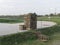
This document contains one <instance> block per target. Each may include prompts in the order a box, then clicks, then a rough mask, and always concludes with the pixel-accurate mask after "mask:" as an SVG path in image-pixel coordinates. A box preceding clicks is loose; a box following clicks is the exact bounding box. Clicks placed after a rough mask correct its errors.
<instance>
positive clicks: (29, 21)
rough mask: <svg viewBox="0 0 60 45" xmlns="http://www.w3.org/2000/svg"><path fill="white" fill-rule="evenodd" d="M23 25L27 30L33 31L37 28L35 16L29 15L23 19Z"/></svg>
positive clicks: (33, 14)
mask: <svg viewBox="0 0 60 45" xmlns="http://www.w3.org/2000/svg"><path fill="white" fill-rule="evenodd" d="M24 25H25V26H26V29H27V30H34V29H36V28H37V15H36V14H35V13H29V14H27V15H25V17H24Z"/></svg>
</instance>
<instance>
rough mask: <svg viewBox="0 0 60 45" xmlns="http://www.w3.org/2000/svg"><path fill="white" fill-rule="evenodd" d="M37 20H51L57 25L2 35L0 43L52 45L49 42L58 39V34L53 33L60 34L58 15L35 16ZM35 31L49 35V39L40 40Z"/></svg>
mask: <svg viewBox="0 0 60 45" xmlns="http://www.w3.org/2000/svg"><path fill="white" fill-rule="evenodd" d="M18 20H19V19H18ZM22 20H23V19H22ZM37 20H39V21H53V22H56V23H57V24H58V25H55V26H53V27H49V28H43V29H38V30H33V31H27V32H23V33H17V34H12V35H6V36H2V37H0V45H53V44H51V43H53V42H54V41H56V40H57V38H59V40H60V36H59V35H58V36H54V35H57V34H60V21H59V20H60V17H59V16H51V18H50V19H49V18H48V17H47V16H43V17H37ZM18 22H19V21H18ZM36 31H38V32H41V33H42V34H44V35H47V36H49V39H50V40H48V42H42V41H40V40H39V39H38V38H37V36H36V34H35V32H36Z"/></svg>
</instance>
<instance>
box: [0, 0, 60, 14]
mask: <svg viewBox="0 0 60 45" xmlns="http://www.w3.org/2000/svg"><path fill="white" fill-rule="evenodd" d="M55 10H56V12H57V13H59V12H60V0H0V15H6V14H7V15H13V14H14V15H19V14H26V13H33V12H36V13H37V14H49V13H54V12H55Z"/></svg>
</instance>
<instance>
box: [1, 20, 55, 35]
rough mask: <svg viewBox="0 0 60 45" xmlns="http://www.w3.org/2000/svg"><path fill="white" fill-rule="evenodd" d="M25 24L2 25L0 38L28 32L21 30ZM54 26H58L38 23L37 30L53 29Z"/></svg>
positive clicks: (50, 23)
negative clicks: (20, 26) (20, 27)
mask: <svg viewBox="0 0 60 45" xmlns="http://www.w3.org/2000/svg"><path fill="white" fill-rule="evenodd" d="M23 24H24V23H15V24H8V23H0V36H3V35H8V34H13V33H17V32H25V31H27V30H19V25H23ZM53 25H56V23H54V22H48V21H37V29H38V28H46V27H51V26H53Z"/></svg>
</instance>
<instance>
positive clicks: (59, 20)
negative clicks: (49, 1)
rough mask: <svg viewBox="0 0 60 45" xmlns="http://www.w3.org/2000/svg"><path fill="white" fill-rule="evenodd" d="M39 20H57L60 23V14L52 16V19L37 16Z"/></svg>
mask: <svg viewBox="0 0 60 45" xmlns="http://www.w3.org/2000/svg"><path fill="white" fill-rule="evenodd" d="M37 20H39V21H52V22H56V23H57V24H60V17H59V16H51V18H50V19H49V18H48V17H46V16H44V17H37Z"/></svg>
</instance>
